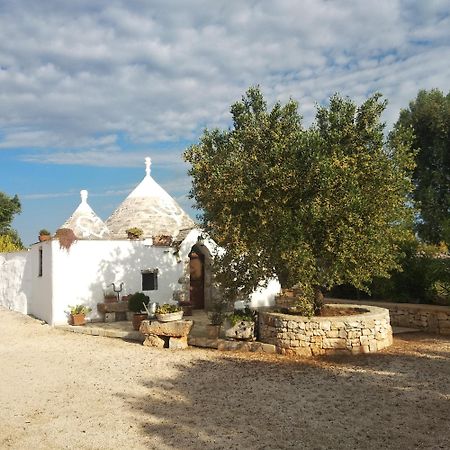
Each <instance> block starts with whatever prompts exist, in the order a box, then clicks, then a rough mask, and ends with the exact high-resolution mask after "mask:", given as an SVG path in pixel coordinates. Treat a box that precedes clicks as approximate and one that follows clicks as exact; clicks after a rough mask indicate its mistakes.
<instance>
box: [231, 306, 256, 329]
mask: <svg viewBox="0 0 450 450" xmlns="http://www.w3.org/2000/svg"><path fill="white" fill-rule="evenodd" d="M255 319H256V312H255V311H252V310H251V309H250V308H249V307H248V306H246V307H245V308H244V309H235V310H234V311H233V312H232V313H231V314H230V315H229V316H228V320H229V321H230V323H231V325H232V326H235V325H236V324H237V323H238V322H242V321H244V322H254V321H255Z"/></svg>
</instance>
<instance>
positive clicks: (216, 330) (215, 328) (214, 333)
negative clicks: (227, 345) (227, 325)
mask: <svg viewBox="0 0 450 450" xmlns="http://www.w3.org/2000/svg"><path fill="white" fill-rule="evenodd" d="M220 328H221V325H211V324H209V325H208V326H207V327H206V335H207V336H208V338H209V339H218V338H219V335H220Z"/></svg>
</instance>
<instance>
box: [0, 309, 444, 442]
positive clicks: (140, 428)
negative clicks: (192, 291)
mask: <svg viewBox="0 0 450 450" xmlns="http://www.w3.org/2000/svg"><path fill="white" fill-rule="evenodd" d="M0 357H1V366H0V367H1V371H0V400H1V403H0V405H1V406H0V448H2V449H3V448H14V449H31V448H32V449H64V448H77V449H122V448H130V449H141V448H142V449H144V448H145V449H153V448H154V449H191V448H192V449H219V448H223V449H284V448H295V449H352V450H354V449H372V448H373V449H385V448H389V449H391V448H392V449H414V448H421V449H422V448H426V449H439V448H442V449H448V448H450V338H449V337H448V338H441V337H437V336H433V335H426V334H422V333H412V334H404V335H400V336H399V337H398V338H396V339H395V340H394V345H393V346H392V347H390V348H389V349H386V350H384V351H383V352H381V353H378V354H375V355H364V356H359V357H352V356H346V357H339V358H321V359H315V360H308V359H300V358H298V359H293V358H287V357H283V356H278V355H276V356H275V355H261V354H248V353H222V352H217V351H214V350H201V349H189V350H183V351H172V350H168V349H151V348H148V347H143V346H141V345H139V344H135V343H128V342H124V341H122V340H120V339H108V338H103V337H94V336H88V335H82V334H74V333H68V332H64V331H61V330H56V329H53V328H51V327H49V326H48V325H45V324H41V323H40V322H39V321H37V320H34V319H32V318H30V317H27V316H23V315H20V314H17V313H13V312H10V311H7V310H5V309H0Z"/></svg>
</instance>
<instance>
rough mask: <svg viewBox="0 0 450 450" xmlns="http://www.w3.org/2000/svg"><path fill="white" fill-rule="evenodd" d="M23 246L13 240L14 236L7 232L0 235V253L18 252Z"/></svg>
mask: <svg viewBox="0 0 450 450" xmlns="http://www.w3.org/2000/svg"><path fill="white" fill-rule="evenodd" d="M21 250H23V246H22V245H21V244H20V243H17V242H16V241H15V240H14V237H13V236H11V235H9V234H1V235H0V253H8V252H20V251H21Z"/></svg>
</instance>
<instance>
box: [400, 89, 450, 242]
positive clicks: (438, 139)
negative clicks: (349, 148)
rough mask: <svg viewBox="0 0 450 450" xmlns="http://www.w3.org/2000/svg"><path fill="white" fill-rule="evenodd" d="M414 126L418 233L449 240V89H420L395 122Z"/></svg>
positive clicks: (435, 239) (422, 235)
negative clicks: (443, 91)
mask: <svg viewBox="0 0 450 450" xmlns="http://www.w3.org/2000/svg"><path fill="white" fill-rule="evenodd" d="M397 124H398V125H401V126H403V127H412V129H413V130H414V140H413V148H414V149H415V150H416V151H417V157H416V163H417V165H416V168H415V171H414V184H415V186H416V188H415V190H414V193H413V196H414V199H415V201H416V203H417V206H418V208H419V210H420V218H419V221H418V222H417V231H418V233H419V236H420V237H421V238H422V239H423V240H424V241H426V242H429V243H434V244H437V243H439V242H440V241H446V242H447V244H450V93H448V94H447V96H445V95H444V94H443V93H442V92H441V91H439V90H438V89H432V90H431V91H425V90H421V91H419V93H418V95H417V97H416V99H415V100H413V101H412V102H411V103H410V104H409V107H408V108H406V109H404V110H402V111H401V112H400V118H399V120H398V122H397Z"/></svg>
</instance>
